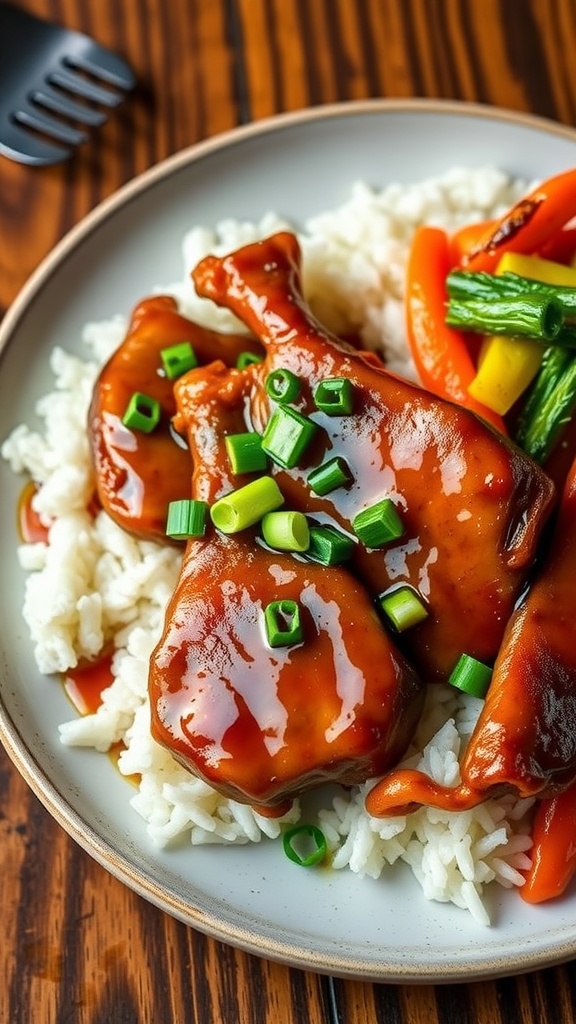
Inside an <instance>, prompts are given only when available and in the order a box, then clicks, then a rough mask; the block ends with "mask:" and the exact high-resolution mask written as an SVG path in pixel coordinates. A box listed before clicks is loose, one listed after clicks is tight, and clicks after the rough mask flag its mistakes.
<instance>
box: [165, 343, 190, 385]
mask: <svg viewBox="0 0 576 1024" xmlns="http://www.w3.org/2000/svg"><path fill="white" fill-rule="evenodd" d="M160 359H161V360H162V366H163V367H164V373H165V374H166V376H167V377H168V380H176V378H177V377H181V376H182V374H183V373H187V372H188V370H193V369H194V367H195V366H198V360H197V358H196V353H195V351H194V349H193V348H192V345H191V344H190V342H189V341H181V342H179V344H178V345H170V347H169V348H163V349H162V351H161V352H160Z"/></svg>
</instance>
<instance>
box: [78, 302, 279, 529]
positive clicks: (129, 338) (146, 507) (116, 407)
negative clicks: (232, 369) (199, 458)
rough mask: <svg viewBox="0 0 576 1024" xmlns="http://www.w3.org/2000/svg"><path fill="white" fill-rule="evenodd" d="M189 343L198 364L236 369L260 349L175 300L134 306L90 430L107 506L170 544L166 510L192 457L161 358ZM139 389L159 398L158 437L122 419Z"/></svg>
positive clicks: (99, 389) (183, 492)
mask: <svg viewBox="0 0 576 1024" xmlns="http://www.w3.org/2000/svg"><path fill="white" fill-rule="evenodd" d="M182 341H190V342H191V344H192V347H193V349H194V352H195V354H196V357H197V359H198V362H200V363H205V362H211V361H212V360H213V359H216V358H220V359H224V360H225V361H227V362H229V363H230V364H231V365H234V363H235V362H236V359H237V357H238V355H239V354H240V352H242V351H244V350H249V351H259V350H260V346H259V345H258V344H257V343H255V342H254V341H253V340H252V339H250V338H247V337H246V336H244V335H236V334H229V335H226V334H220V333H218V332H216V331H211V330H208V329H207V328H204V327H200V326H199V325H198V324H195V323H193V322H192V321H191V320H188V319H187V318H186V317H183V316H182V315H181V314H180V313H179V312H178V309H177V305H176V302H175V300H174V299H172V298H170V297H169V296H165V295H159V296H155V297H153V298H148V299H144V300H143V301H142V302H141V303H140V304H139V305H138V306H136V308H135V310H134V312H133V314H132V318H131V321H130V325H129V328H128V331H127V334H126V338H125V340H124V341H123V343H122V344H121V345H120V347H119V348H118V350H117V351H116V352H115V353H114V354H113V356H112V357H111V358H110V359H109V361H108V362H107V363H106V365H105V366H104V368H103V369H102V371H101V373H100V376H99V378H98V381H97V383H96V387H95V389H94V396H93V400H92V403H91V407H90V412H89V420H88V432H89V439H90V447H91V452H92V459H93V463H94V467H95V471H96V480H97V488H98V497H99V500H100V502H101V504H102V507H103V508H105V509H106V511H107V512H108V513H109V515H110V516H111V517H112V518H113V519H114V520H115V521H116V522H117V523H118V524H119V525H120V526H122V527H123V528H124V529H126V530H128V531H129V532H130V533H133V534H135V535H136V536H139V537H142V538H143V539H145V540H159V541H165V540H166V534H165V528H166V511H167V508H168V505H169V503H170V502H171V501H173V500H178V499H179V498H185V497H187V496H188V495H189V492H190V458H189V456H188V453H187V452H186V451H185V450H183V449H182V448H181V447H179V445H178V444H177V443H176V442H175V440H174V438H173V436H172V433H171V428H170V425H171V420H172V417H173V415H174V413H175V411H176V405H175V402H174V382H173V381H172V380H169V379H168V378H167V377H166V376H165V375H164V373H163V371H162V362H161V357H160V353H161V351H162V350H163V349H165V348H168V347H170V346H171V345H176V344H178V343H179V342H182ZM135 391H140V392H142V393H143V394H145V395H148V396H149V397H151V398H154V399H156V400H157V401H158V402H159V403H160V407H161V420H160V423H159V425H158V427H157V428H156V429H155V430H154V431H152V433H149V434H146V433H143V432H141V431H138V430H133V429H130V428H129V427H126V426H124V425H123V423H122V417H123V415H124V412H125V410H126V407H127V405H128V403H129V401H130V398H131V397H132V395H133V394H134V392H135Z"/></svg>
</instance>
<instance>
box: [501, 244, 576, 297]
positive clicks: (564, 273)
mask: <svg viewBox="0 0 576 1024" xmlns="http://www.w3.org/2000/svg"><path fill="white" fill-rule="evenodd" d="M496 272H497V274H499V275H500V274H517V275H518V277H529V278H530V279H531V280H532V281H542V282H543V284H557V285H562V286H563V287H568V288H576V267H567V266H566V265H565V264H563V263H557V262H556V261H555V260H545V259H542V258H541V257H539V256H524V255H522V254H521V253H516V252H507V253H505V254H504V256H503V257H502V259H501V260H500V262H499V264H498V269H497V271H496Z"/></svg>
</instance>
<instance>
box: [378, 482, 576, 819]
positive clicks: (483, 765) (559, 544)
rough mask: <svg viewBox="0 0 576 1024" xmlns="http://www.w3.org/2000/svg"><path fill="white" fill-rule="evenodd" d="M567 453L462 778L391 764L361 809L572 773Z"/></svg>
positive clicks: (559, 784) (575, 543) (439, 802)
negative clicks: (542, 547) (545, 541)
mask: <svg viewBox="0 0 576 1024" xmlns="http://www.w3.org/2000/svg"><path fill="white" fill-rule="evenodd" d="M575 579H576V462H575V463H574V465H573V468H572V471H571V473H570V476H569V478H568V481H567V484H566V488H565V491H564V496H563V500H562V504H561V507H560V513H559V516H558V519H557V522H556V523H555V529H554V535H553V540H552V543H551V547H550V550H549V551H548V552H547V553H546V557H545V558H544V559H543V562H542V568H541V570H540V572H539V573H538V575H537V576H536V579H535V581H534V583H533V585H532V586H531V588H530V591H529V592H528V594H527V597H526V599H525V601H524V602H523V603H522V604H521V606H520V607H519V608H518V609H517V610H516V611H515V612H514V614H513V616H512V618H511V619H510V622H509V624H508V627H507V630H506V635H505V637H504V642H503V644H502V648H501V650H500V653H499V655H498V658H497V661H496V664H495V666H494V674H493V677H492V681H491V684H490V688H489V690H488V695H487V698H486V701H485V703H484V705H483V707H482V712H481V714H480V718H479V720H478V723H477V725H476V728H475V730H474V732H473V734H472V737H471V739H470V742H469V744H468V747H467V750H466V754H465V757H464V759H463V763H462V772H461V774H462V784H461V785H458V786H456V787H454V788H446V787H444V786H439V785H437V784H436V783H434V782H433V781H432V780H431V779H429V778H428V777H427V776H426V775H423V774H422V773H420V772H404V771H396V772H393V773H391V774H390V775H388V776H387V777H386V778H385V779H384V780H383V781H382V782H381V783H379V784H377V786H376V787H375V788H374V789H373V790H372V791H371V792H370V793H369V794H368V797H367V801H366V806H367V809H368V811H369V812H370V813H371V814H375V815H377V816H378V815H388V814H404V813H406V811H407V810H412V809H414V807H416V806H417V805H418V804H421V803H425V804H431V805H433V806H435V807H442V808H445V809H448V810H462V809H466V808H469V807H474V806H475V805H476V804H478V803H480V802H482V801H483V800H485V799H487V797H489V796H492V795H496V794H498V793H502V792H510V791H513V792H515V793H517V794H519V795H520V796H549V795H553V794H554V793H556V792H559V791H562V790H564V789H566V788H567V786H569V785H571V784H572V783H573V782H574V780H575V779H576V644H575V643H574V623H575V622H576V587H575V586H574V580H575Z"/></svg>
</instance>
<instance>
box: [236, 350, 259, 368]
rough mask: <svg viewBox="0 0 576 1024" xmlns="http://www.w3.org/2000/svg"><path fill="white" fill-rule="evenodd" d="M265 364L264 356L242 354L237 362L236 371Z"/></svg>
mask: <svg viewBox="0 0 576 1024" xmlns="http://www.w3.org/2000/svg"><path fill="white" fill-rule="evenodd" d="M263 362H264V356H261V355H259V353H258V352H241V353H240V355H239V356H238V358H237V360H236V369H237V370H245V369H246V367H247V366H252V365H253V364H254V363H263Z"/></svg>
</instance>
